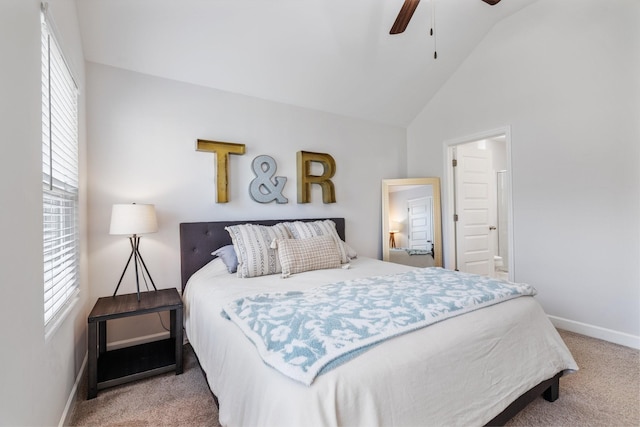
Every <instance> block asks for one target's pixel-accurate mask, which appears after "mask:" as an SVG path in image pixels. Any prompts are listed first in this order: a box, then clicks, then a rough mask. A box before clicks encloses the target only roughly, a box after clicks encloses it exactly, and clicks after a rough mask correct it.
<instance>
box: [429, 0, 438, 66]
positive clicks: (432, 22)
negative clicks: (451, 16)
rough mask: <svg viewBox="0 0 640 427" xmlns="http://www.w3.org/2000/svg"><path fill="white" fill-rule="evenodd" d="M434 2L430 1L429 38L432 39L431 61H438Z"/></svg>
mask: <svg viewBox="0 0 640 427" xmlns="http://www.w3.org/2000/svg"><path fill="white" fill-rule="evenodd" d="M435 28H436V0H431V31H430V34H431V37H433V59H438V49H437V45H436V39H437V37H436V31H435Z"/></svg>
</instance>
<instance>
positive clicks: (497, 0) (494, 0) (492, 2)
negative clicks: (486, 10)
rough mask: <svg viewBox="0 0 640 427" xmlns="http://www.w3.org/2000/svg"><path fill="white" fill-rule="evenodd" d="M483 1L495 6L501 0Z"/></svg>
mask: <svg viewBox="0 0 640 427" xmlns="http://www.w3.org/2000/svg"><path fill="white" fill-rule="evenodd" d="M482 1H483V2H485V3H486V4H488V5H491V6H495V5H496V4H498V3H500V0H482Z"/></svg>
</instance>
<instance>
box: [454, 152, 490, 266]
mask: <svg viewBox="0 0 640 427" xmlns="http://www.w3.org/2000/svg"><path fill="white" fill-rule="evenodd" d="M477 145H478V144H477V143H475V142H474V143H469V144H461V145H458V146H456V147H455V159H456V161H457V162H456V163H457V165H456V166H455V170H454V174H455V187H456V189H455V191H456V213H457V215H458V216H457V221H456V225H455V227H456V246H457V258H458V259H457V268H458V270H460V271H465V272H467V273H475V274H482V275H485V276H493V275H494V261H493V246H492V244H493V236H492V232H493V230H494V229H495V227H494V226H493V224H491V222H492V218H493V216H492V213H493V211H492V206H493V205H492V203H493V196H492V194H493V193H492V191H491V188H492V186H491V183H492V182H493V181H492V179H491V170H492V169H491V155H490V152H489V151H488V150H483V149H479V148H478V146H477Z"/></svg>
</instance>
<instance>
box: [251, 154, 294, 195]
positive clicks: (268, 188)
mask: <svg viewBox="0 0 640 427" xmlns="http://www.w3.org/2000/svg"><path fill="white" fill-rule="evenodd" d="M251 168H252V169H253V173H254V174H255V175H256V178H255V179H254V180H253V181H251V184H250V185H249V195H250V196H251V198H252V199H253V200H254V201H256V202H258V203H269V202H273V201H274V200H275V201H276V202H277V203H288V202H289V200H288V199H287V198H286V197H284V196H283V195H282V190H283V189H284V185H285V184H286V183H287V178H286V177H284V176H276V177H275V183H274V182H273V181H271V178H272V177H273V176H274V175H275V174H276V169H277V166H276V161H275V160H274V159H273V157H270V156H267V155H262V156H258V157H256V158H255V159H253V162H251Z"/></svg>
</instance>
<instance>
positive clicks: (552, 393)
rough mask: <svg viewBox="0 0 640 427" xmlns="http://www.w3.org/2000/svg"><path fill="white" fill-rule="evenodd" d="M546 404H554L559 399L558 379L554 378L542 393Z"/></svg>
mask: <svg viewBox="0 0 640 427" xmlns="http://www.w3.org/2000/svg"><path fill="white" fill-rule="evenodd" d="M542 397H544V400H546V401H547V402H555V401H556V400H558V397H560V377H555V378H554V381H553V382H552V383H551V385H550V386H549V388H548V389H546V390H545V391H544V393H542Z"/></svg>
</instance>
